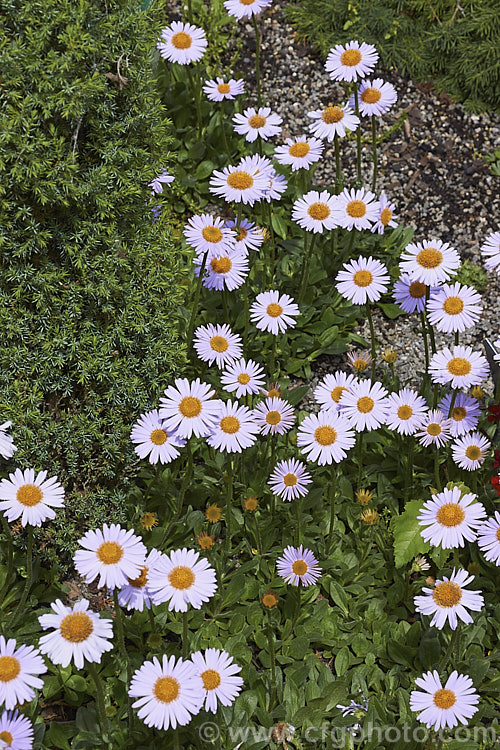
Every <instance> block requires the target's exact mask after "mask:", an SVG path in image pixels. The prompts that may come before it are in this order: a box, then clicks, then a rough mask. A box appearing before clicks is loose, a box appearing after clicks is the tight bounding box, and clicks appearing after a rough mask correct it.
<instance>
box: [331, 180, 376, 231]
mask: <svg viewBox="0 0 500 750" xmlns="http://www.w3.org/2000/svg"><path fill="white" fill-rule="evenodd" d="M378 215H379V203H378V201H377V199H376V196H375V194H374V193H372V192H370V190H365V189H364V188H359V190H355V189H354V188H352V189H351V190H349V189H348V188H344V190H343V191H342V192H341V193H340V195H339V196H337V202H336V204H335V210H334V217H335V220H336V222H337V224H338V225H339V226H340V227H344V228H345V229H348V230H349V231H351V230H352V229H371V227H372V225H373V224H374V223H376V222H377V221H378Z"/></svg>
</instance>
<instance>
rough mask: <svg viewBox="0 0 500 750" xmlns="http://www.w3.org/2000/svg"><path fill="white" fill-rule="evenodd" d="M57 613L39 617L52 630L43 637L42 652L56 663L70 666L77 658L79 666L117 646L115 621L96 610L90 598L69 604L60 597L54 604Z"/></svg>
mask: <svg viewBox="0 0 500 750" xmlns="http://www.w3.org/2000/svg"><path fill="white" fill-rule="evenodd" d="M50 606H51V607H52V609H53V612H52V613H51V614H48V615H42V616H41V617H39V618H38V622H39V623H40V625H41V627H42V629H43V630H49V629H50V628H53V630H52V632H50V633H47V634H46V635H42V637H41V638H40V651H41V652H42V654H47V656H48V657H49V659H50V660H51V661H52V662H53V663H54V664H60V665H61V666H62V667H67V666H68V664H70V662H71V661H72V660H73V661H74V663H75V667H76V668H77V669H82V668H83V666H84V661H85V659H86V660H87V661H88V662H97V663H99V662H100V661H101V657H102V655H103V654H104V653H105V652H106V651H111V650H112V648H113V641H112V639H113V624H112V621H111V620H110V619H108V618H101V617H99V615H98V614H97V613H96V612H92V610H90V609H89V608H88V607H89V602H88V601H87V599H81V600H80V601H79V602H76V604H75V605H74V606H73V607H65V606H64V604H63V603H62V601H61V600H60V599H57V600H56V601H55V602H53V603H52V604H51V605H50Z"/></svg>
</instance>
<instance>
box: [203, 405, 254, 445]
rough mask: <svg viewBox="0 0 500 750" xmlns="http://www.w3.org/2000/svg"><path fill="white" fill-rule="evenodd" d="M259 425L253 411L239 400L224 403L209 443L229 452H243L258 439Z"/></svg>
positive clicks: (209, 437)
mask: <svg viewBox="0 0 500 750" xmlns="http://www.w3.org/2000/svg"><path fill="white" fill-rule="evenodd" d="M258 433H259V425H258V424H257V422H256V420H255V417H254V415H253V412H252V411H251V410H250V409H248V408H247V407H246V406H240V405H239V404H238V402H237V401H234V402H233V401H226V402H225V403H223V404H222V406H221V410H220V412H219V415H218V417H217V421H216V423H215V424H214V426H213V427H212V432H211V434H210V435H209V436H208V437H207V443H208V444H209V445H211V446H212V447H213V448H217V450H220V451H227V452H228V453H241V452H242V450H244V449H245V448H250V446H251V445H253V444H254V443H255V441H256V440H257V435H258Z"/></svg>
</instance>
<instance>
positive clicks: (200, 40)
mask: <svg viewBox="0 0 500 750" xmlns="http://www.w3.org/2000/svg"><path fill="white" fill-rule="evenodd" d="M156 46H157V48H158V50H159V51H160V55H161V56H162V57H163V58H164V59H165V60H169V61H170V62H174V63H178V64H179V65H189V63H192V62H198V60H201V58H202V57H203V55H204V54H205V50H206V48H207V38H206V36H205V32H204V31H203V29H200V28H198V27H197V26H193V25H192V24H190V23H182V22H181V21H173V23H171V24H170V26H168V27H167V28H166V29H163V31H162V32H161V37H160V40H159V42H158V44H157V45H156Z"/></svg>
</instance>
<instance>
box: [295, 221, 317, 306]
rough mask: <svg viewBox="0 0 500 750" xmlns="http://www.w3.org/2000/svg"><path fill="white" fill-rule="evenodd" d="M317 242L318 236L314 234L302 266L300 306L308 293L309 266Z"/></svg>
mask: <svg viewBox="0 0 500 750" xmlns="http://www.w3.org/2000/svg"><path fill="white" fill-rule="evenodd" d="M315 241H316V235H315V234H313V236H312V237H311V242H310V243H309V248H308V250H307V253H306V256H305V258H304V263H303V265H302V275H301V279H300V293H299V299H298V302H299V304H300V303H301V302H302V301H303V299H304V296H305V293H306V289H307V283H308V281H309V266H310V265H311V257H312V252H313V248H314V243H315Z"/></svg>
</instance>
